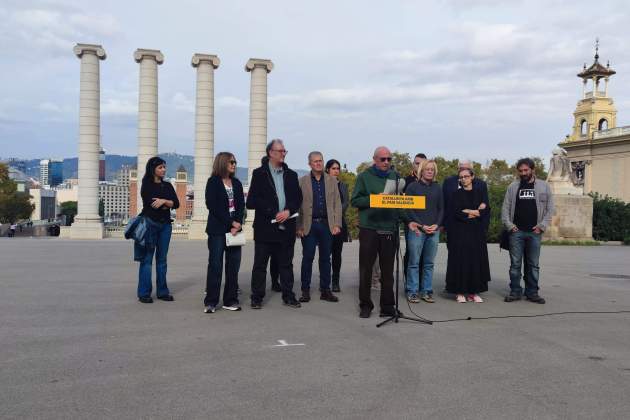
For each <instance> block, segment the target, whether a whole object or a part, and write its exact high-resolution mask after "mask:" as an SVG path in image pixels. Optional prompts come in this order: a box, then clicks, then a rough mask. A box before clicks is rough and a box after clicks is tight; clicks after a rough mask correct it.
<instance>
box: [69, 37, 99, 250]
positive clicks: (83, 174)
mask: <svg viewBox="0 0 630 420" xmlns="http://www.w3.org/2000/svg"><path fill="white" fill-rule="evenodd" d="M74 53H75V55H76V56H77V57H79V58H80V59H81V90H80V94H79V96H80V99H79V192H78V213H77V215H76V217H75V218H74V224H73V225H72V228H71V229H70V232H69V235H68V236H70V238H72V239H102V238H103V221H102V219H101V217H100V216H99V215H98V169H99V152H100V150H101V145H100V143H101V86H100V69H99V66H100V63H99V60H104V59H105V57H106V55H105V50H104V49H103V47H101V46H100V45H90V44H77V45H76V46H75V47H74ZM64 236H66V235H65V234H64Z"/></svg>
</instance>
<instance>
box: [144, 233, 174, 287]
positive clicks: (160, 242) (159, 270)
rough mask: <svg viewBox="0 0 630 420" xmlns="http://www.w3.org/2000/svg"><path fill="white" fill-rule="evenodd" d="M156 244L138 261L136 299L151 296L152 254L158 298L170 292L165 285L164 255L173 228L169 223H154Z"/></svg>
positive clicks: (166, 251) (166, 252)
mask: <svg viewBox="0 0 630 420" xmlns="http://www.w3.org/2000/svg"><path fill="white" fill-rule="evenodd" d="M156 225H159V227H156V228H155V229H156V231H157V243H156V246H155V248H153V249H149V250H147V252H146V254H145V256H144V259H143V260H142V261H140V271H139V273H138V297H149V296H151V265H152V264H153V254H155V272H156V280H155V288H156V294H157V296H158V297H162V296H168V295H170V292H169V290H168V286H167V285H166V254H168V245H169V243H170V242H171V232H172V230H173V227H172V226H171V224H170V223H156Z"/></svg>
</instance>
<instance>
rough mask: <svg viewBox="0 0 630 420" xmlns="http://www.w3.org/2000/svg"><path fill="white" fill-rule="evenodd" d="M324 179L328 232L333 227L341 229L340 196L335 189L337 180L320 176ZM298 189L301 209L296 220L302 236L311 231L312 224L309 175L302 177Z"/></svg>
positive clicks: (324, 174) (311, 191)
mask: <svg viewBox="0 0 630 420" xmlns="http://www.w3.org/2000/svg"><path fill="white" fill-rule="evenodd" d="M322 175H323V177H324V188H325V190H326V214H327V216H328V227H329V228H330V232H331V233H332V230H333V228H334V227H335V226H337V227H339V228H341V224H342V222H341V214H342V211H341V196H340V195H339V187H337V178H335V177H334V176H330V175H328V174H327V173H325V172H324V173H323V174H322ZM299 183H300V189H301V190H302V207H300V215H299V216H298V219H297V229H298V230H299V229H303V230H304V235H308V234H309V232H310V231H311V224H312V223H313V186H312V184H311V173H310V172H309V173H308V174H307V175H304V176H303V177H301V178H300V180H299Z"/></svg>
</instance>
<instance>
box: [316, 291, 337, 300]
mask: <svg viewBox="0 0 630 420" xmlns="http://www.w3.org/2000/svg"><path fill="white" fill-rule="evenodd" d="M319 300H325V301H326V302H339V298H338V297H337V296H335V295H333V294H332V292H331V291H330V290H322V294H321V296H320V297H319Z"/></svg>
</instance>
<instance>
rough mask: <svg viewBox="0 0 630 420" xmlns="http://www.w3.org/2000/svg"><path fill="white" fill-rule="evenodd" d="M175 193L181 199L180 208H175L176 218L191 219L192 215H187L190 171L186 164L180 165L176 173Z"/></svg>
mask: <svg viewBox="0 0 630 420" xmlns="http://www.w3.org/2000/svg"><path fill="white" fill-rule="evenodd" d="M174 187H175V193H177V199H178V200H179V208H178V209H177V210H175V219H176V220H186V219H190V217H191V216H189V215H187V210H188V206H187V198H186V197H187V196H188V194H187V193H188V173H187V172H186V168H185V167H184V165H180V166H179V168H178V169H177V172H176V173H175V185H174Z"/></svg>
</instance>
